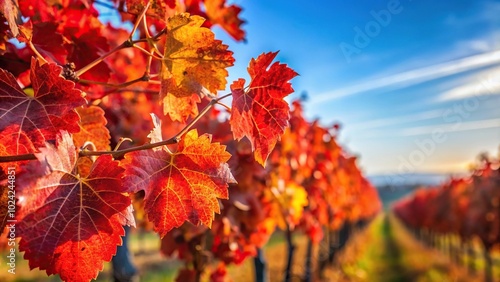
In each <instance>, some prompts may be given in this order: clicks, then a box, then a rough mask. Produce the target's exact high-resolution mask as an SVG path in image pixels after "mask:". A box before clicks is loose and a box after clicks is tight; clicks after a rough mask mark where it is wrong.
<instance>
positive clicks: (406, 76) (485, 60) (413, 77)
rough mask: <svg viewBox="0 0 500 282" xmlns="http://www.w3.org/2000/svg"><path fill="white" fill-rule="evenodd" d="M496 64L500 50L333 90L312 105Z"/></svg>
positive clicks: (499, 59) (315, 99)
mask: <svg viewBox="0 0 500 282" xmlns="http://www.w3.org/2000/svg"><path fill="white" fill-rule="evenodd" d="M496 63H500V50H496V51H492V52H486V53H482V54H479V55H473V56H469V57H465V58H462V59H457V60H452V61H449V62H445V63H440V64H435V65H431V66H427V67H423V68H419V69H415V70H411V71H406V72H403V73H399V74H395V75H391V76H387V77H383V78H380V79H377V80H373V81H367V82H361V83H358V84H356V85H354V86H348V87H344V88H341V89H337V90H332V91H329V92H326V93H322V94H319V95H315V96H314V97H311V102H310V103H311V104H318V103H323V102H326V101H332V100H336V99H340V98H343V97H347V96H352V95H356V94H360V93H364V92H368V91H372V90H378V89H383V88H386V87H391V88H393V89H397V88H404V87H408V86H411V85H415V84H419V83H423V82H426V81H431V80H434V79H438V78H442V77H446V76H450V75H454V74H458V73H461V72H465V71H469V70H474V69H477V68H481V67H486V66H490V65H494V64H496Z"/></svg>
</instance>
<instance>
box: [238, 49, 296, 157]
mask: <svg viewBox="0 0 500 282" xmlns="http://www.w3.org/2000/svg"><path fill="white" fill-rule="evenodd" d="M277 54H278V52H275V53H265V54H262V55H260V56H259V57H258V58H257V59H252V60H251V61H250V65H249V67H248V73H249V74H250V78H251V81H250V85H249V86H248V87H245V80H244V79H242V78H240V79H239V80H237V81H235V82H233V84H231V91H232V93H233V103H232V111H231V119H230V124H231V129H232V131H233V135H234V138H235V139H238V140H241V139H242V138H243V137H244V136H246V137H247V138H248V139H249V140H250V142H251V143H252V149H253V150H254V151H255V152H254V154H255V160H256V161H257V162H259V163H260V164H261V165H264V164H265V162H266V160H267V157H268V156H269V154H270V152H271V151H272V150H273V148H274V146H275V145H276V142H277V141H278V140H279V138H280V136H281V135H282V134H283V132H284V131H285V128H286V127H287V126H288V120H289V118H290V113H289V112H290V108H289V106H288V103H287V102H286V101H285V100H284V98H285V97H286V96H288V95H289V94H291V93H292V92H293V88H292V85H291V84H290V82H289V80H290V79H292V78H294V77H295V76H296V75H297V73H296V72H295V71H294V70H292V69H291V68H289V67H288V66H287V65H285V64H280V63H279V62H275V63H274V64H272V65H271V62H272V61H273V60H274V58H275V57H276V55H277Z"/></svg>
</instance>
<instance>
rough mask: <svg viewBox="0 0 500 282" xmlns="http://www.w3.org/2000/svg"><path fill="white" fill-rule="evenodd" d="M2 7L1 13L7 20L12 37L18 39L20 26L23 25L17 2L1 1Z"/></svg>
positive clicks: (14, 0)
mask: <svg viewBox="0 0 500 282" xmlns="http://www.w3.org/2000/svg"><path fill="white" fill-rule="evenodd" d="M0 7H2V9H1V10H0V13H1V14H3V16H4V17H5V18H6V19H7V23H8V24H9V27H10V31H11V33H12V36H13V37H17V36H18V35H19V27H18V24H22V23H23V20H22V19H21V12H20V11H19V5H17V0H0Z"/></svg>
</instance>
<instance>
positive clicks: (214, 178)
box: [122, 130, 234, 237]
mask: <svg viewBox="0 0 500 282" xmlns="http://www.w3.org/2000/svg"><path fill="white" fill-rule="evenodd" d="M211 141H212V140H211V136H210V135H207V134H204V135H201V136H198V132H197V131H196V130H191V131H189V132H188V133H186V135H184V136H183V138H182V139H181V141H180V142H179V145H178V148H177V151H176V152H175V153H172V154H171V153H169V152H168V150H167V149H162V150H158V151H153V150H146V151H139V152H132V153H129V154H126V155H125V160H124V161H123V162H122V165H123V166H124V167H125V180H124V181H125V185H126V186H127V187H129V189H130V191H131V192H137V191H140V190H144V191H145V197H144V201H145V206H144V209H145V211H146V214H147V215H148V218H149V220H150V221H151V222H153V224H154V229H155V231H156V232H157V233H159V234H160V236H161V237H163V236H165V234H167V232H169V231H170V230H172V228H174V227H179V226H181V225H182V224H183V223H184V222H185V221H189V222H191V223H193V224H195V225H197V224H200V223H203V224H205V225H206V226H209V227H210V226H211V225H212V221H213V220H214V216H215V214H214V213H216V212H217V213H220V208H219V201H218V198H221V199H227V198H228V191H227V188H228V183H231V182H234V178H233V176H232V174H231V172H230V170H229V167H228V165H227V163H226V162H227V161H228V160H229V158H230V157H231V155H230V154H229V153H228V152H226V146H223V145H221V144H219V143H212V142H211Z"/></svg>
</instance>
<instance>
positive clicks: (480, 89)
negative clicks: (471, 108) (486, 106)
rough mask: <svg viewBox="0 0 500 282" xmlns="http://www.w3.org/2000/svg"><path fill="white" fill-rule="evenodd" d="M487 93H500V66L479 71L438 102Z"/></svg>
mask: <svg viewBox="0 0 500 282" xmlns="http://www.w3.org/2000/svg"><path fill="white" fill-rule="evenodd" d="M486 95H500V67H497V68H494V69H489V70H486V71H482V72H479V73H477V74H475V75H474V77H473V79H471V80H470V81H469V82H468V83H465V84H463V85H461V86H458V87H455V88H453V89H450V90H448V91H446V92H444V93H442V94H441V95H439V96H438V97H436V102H448V101H455V100H460V99H467V98H472V97H478V96H486Z"/></svg>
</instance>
